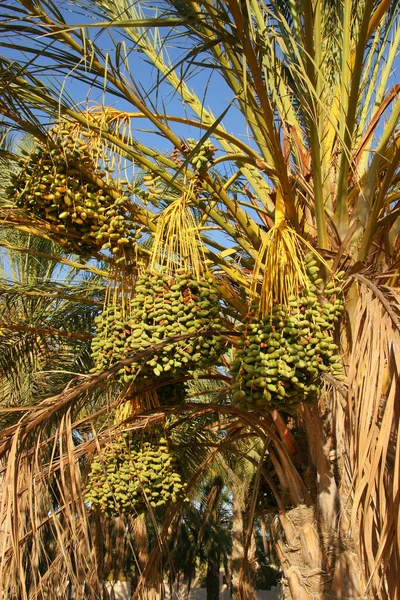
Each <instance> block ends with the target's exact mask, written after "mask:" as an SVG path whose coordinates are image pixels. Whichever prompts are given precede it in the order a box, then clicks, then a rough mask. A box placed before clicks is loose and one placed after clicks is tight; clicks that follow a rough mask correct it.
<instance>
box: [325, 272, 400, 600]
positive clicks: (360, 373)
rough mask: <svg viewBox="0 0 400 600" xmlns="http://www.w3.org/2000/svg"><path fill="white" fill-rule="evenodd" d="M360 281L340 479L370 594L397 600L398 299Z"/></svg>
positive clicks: (399, 478)
mask: <svg viewBox="0 0 400 600" xmlns="http://www.w3.org/2000/svg"><path fill="white" fill-rule="evenodd" d="M358 279H359V281H360V283H361V285H360V286H359V301H358V306H357V309H356V313H355V317H354V318H355V326H354V338H353V347H352V352H351V355H350V359H349V368H348V381H349V388H348V395H347V406H346V407H345V408H343V405H341V406H340V407H339V408H338V411H339V412H338V415H337V418H338V417H340V415H339V413H341V415H342V416H341V417H340V420H341V426H340V434H339V443H340V444H342V446H339V449H341V452H346V450H347V452H348V459H347V460H346V461H345V464H344V465H343V474H342V476H343V481H344V482H346V480H347V488H348V493H349V494H350V495H351V496H352V498H353V508H352V515H351V527H352V530H353V534H354V536H355V539H358V542H359V546H360V549H361V553H362V556H363V559H364V567H365V572H366V576H367V583H368V587H369V588H370V590H371V592H372V594H373V595H374V597H379V598H382V599H385V600H386V599H387V600H389V599H390V600H392V599H394V598H398V595H397V596H396V594H398V591H399V590H398V573H399V566H400V564H399V556H400V536H399V532H400V447H399V442H400V440H399V424H400V388H399V374H400V352H399V348H400V330H399V327H398V317H397V315H398V314H399V309H400V298H399V296H398V295H396V294H395V291H394V290H390V295H389V294H388V290H387V289H386V288H384V287H378V286H376V285H375V284H374V283H373V282H364V278H362V279H361V278H358ZM366 283H367V285H366ZM388 308H389V309H390V310H388ZM342 411H343V412H342ZM340 438H341V439H340ZM343 485H344V486H346V484H345V483H344V484H343ZM343 517H344V519H345V515H343Z"/></svg>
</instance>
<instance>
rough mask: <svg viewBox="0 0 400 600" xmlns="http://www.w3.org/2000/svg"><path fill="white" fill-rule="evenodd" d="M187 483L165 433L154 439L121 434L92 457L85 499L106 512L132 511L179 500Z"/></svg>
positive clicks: (159, 506)
mask: <svg viewBox="0 0 400 600" xmlns="http://www.w3.org/2000/svg"><path fill="white" fill-rule="evenodd" d="M185 487H186V486H185V484H184V483H183V482H182V479H181V476H180V474H179V473H178V471H177V464H176V460H175V457H174V455H173V453H172V452H171V450H170V449H169V445H168V442H167V440H166V439H165V438H164V437H160V439H159V440H158V442H157V443H151V442H148V441H145V442H143V441H142V440H141V439H137V438H136V439H135V438H132V437H130V436H129V435H128V434H121V435H119V436H118V437H116V438H115V439H113V440H112V441H110V442H109V443H108V444H106V445H105V446H104V448H102V450H101V451H100V453H99V454H98V455H97V456H96V458H95V459H94V460H93V462H92V465H91V470H90V474H89V481H88V488H87V492H86V495H85V501H86V502H90V504H91V508H96V507H99V508H100V510H101V511H102V512H104V513H106V514H107V515H115V514H117V513H123V514H124V513H125V514H128V515H129V514H131V513H132V512H137V513H139V512H142V511H143V510H145V509H146V507H147V506H150V507H152V508H161V507H163V506H165V505H166V504H168V503H170V502H177V501H178V500H180V499H182V498H185Z"/></svg>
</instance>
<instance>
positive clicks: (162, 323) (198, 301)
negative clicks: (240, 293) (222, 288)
mask: <svg viewBox="0 0 400 600" xmlns="http://www.w3.org/2000/svg"><path fill="white" fill-rule="evenodd" d="M131 315H132V317H131V321H130V328H131V332H132V333H131V335H130V339H129V341H128V343H129V345H130V348H131V349H132V350H136V351H140V350H144V349H145V348H146V347H149V346H150V345H153V344H157V343H159V342H162V341H163V340H167V339H168V338H174V337H176V336H180V335H182V334H187V333H192V334H198V335H196V336H193V337H191V338H189V339H184V340H179V341H176V342H174V341H171V343H170V344H166V345H165V346H163V347H162V348H160V349H159V350H156V351H155V352H154V353H152V354H151V355H150V356H149V357H148V358H146V359H144V362H142V363H141V364H139V363H138V364H135V363H133V364H132V365H131V367H130V372H129V370H128V369H125V370H124V371H125V372H124V373H122V372H121V376H122V377H123V378H124V381H129V380H130V378H132V377H133V376H134V375H135V373H137V375H138V377H145V378H154V376H156V377H164V378H171V377H177V376H179V375H186V374H187V373H189V372H193V371H196V370H198V369H202V368H206V367H209V366H212V365H214V364H216V363H217V362H218V359H219V357H220V356H221V354H222V353H223V352H224V341H223V339H222V337H221V336H219V335H215V336H212V337H205V336H202V335H201V332H202V330H208V329H214V330H219V329H221V322H220V318H219V306H218V294H217V293H216V290H215V288H214V286H213V280H212V278H211V277H207V276H204V277H202V278H201V280H198V279H197V278H196V277H195V276H194V275H193V273H191V272H187V271H185V270H184V269H182V270H178V272H177V273H176V274H175V276H174V277H171V276H168V275H163V274H162V273H160V272H156V273H152V272H146V273H143V275H142V276H140V277H139V278H138V282H137V286H136V295H135V297H134V298H133V300H132V304H131Z"/></svg>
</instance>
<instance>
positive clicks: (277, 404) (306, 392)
mask: <svg viewBox="0 0 400 600" xmlns="http://www.w3.org/2000/svg"><path fill="white" fill-rule="evenodd" d="M304 248H307V244H305V242H304V240H301V239H300V238H299V236H298V235H297V234H296V233H295V232H294V231H293V230H291V229H290V228H289V226H288V225H287V224H286V221H285V220H284V219H282V220H280V221H278V223H277V224H276V225H275V227H274V228H272V229H271V230H270V232H269V234H268V235H267V237H266V240H265V242H264V245H263V248H262V249H261V252H260V254H261V255H262V257H263V260H264V268H263V277H262V282H261V290H260V293H259V296H257V295H256V288H257V285H259V277H258V275H259V274H260V271H261V267H256V269H255V275H256V277H255V280H254V286H253V292H254V296H253V301H255V303H254V304H253V309H254V310H253V311H252V312H251V313H250V314H249V318H248V322H247V323H246V324H245V325H244V327H243V337H242V338H241V339H240V341H239V343H238V349H237V350H236V352H235V354H234V358H233V361H232V364H231V375H232V400H233V403H234V404H235V405H236V406H238V407H239V408H241V409H243V410H249V411H252V412H255V413H257V414H265V413H266V412H268V411H269V410H272V409H274V408H279V409H282V410H290V408H291V407H292V406H293V405H296V404H299V403H301V402H311V401H313V400H315V399H316V398H317V397H318V395H319V393H320V390H321V385H322V375H323V374H324V373H330V374H331V375H333V376H335V377H336V378H337V379H342V378H343V375H342V364H341V360H340V356H339V355H338V347H337V345H336V344H335V342H334V338H333V331H334V328H335V323H336V322H337V321H338V319H339V318H340V315H341V314H342V312H343V300H342V295H341V281H342V275H343V274H342V273H341V274H339V275H338V276H336V277H333V278H331V279H330V280H329V281H328V282H327V284H326V286H325V289H324V291H323V292H322V291H321V289H320V286H321V284H322V283H323V280H322V278H320V276H319V272H320V267H321V265H322V264H324V265H325V263H324V261H322V259H321V258H320V257H318V255H317V253H316V252H315V251H311V252H308V253H306V252H305V250H304ZM325 267H326V265H325Z"/></svg>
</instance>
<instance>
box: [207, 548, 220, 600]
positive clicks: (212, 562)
mask: <svg viewBox="0 0 400 600" xmlns="http://www.w3.org/2000/svg"><path fill="white" fill-rule="evenodd" d="M220 563H221V556H220V553H219V552H218V551H217V550H216V549H215V550H214V551H211V552H210V553H209V556H208V561H207V579H206V589H207V600H218V599H219V570H220Z"/></svg>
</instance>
